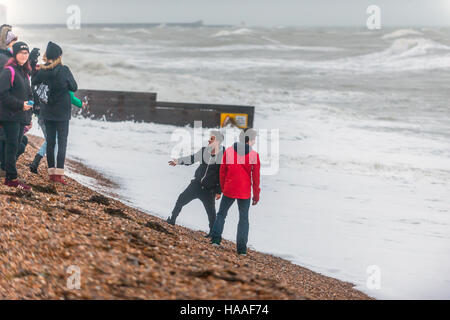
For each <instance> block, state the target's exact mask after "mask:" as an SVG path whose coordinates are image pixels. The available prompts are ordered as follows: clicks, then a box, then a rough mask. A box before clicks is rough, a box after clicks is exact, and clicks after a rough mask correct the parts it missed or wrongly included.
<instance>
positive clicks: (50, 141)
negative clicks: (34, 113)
mask: <svg viewBox="0 0 450 320" xmlns="http://www.w3.org/2000/svg"><path fill="white" fill-rule="evenodd" d="M44 123H45V131H46V133H47V164H48V168H49V169H51V168H58V169H64V162H65V161H66V149H67V137H68V135H69V121H50V120H45V121H44ZM57 134H58V156H57V158H56V167H55V145H56V135H57Z"/></svg>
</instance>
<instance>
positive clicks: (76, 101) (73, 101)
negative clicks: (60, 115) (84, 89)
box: [69, 91, 83, 108]
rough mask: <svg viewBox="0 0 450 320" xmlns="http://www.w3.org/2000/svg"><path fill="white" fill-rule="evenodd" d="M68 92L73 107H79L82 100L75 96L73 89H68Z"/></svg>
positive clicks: (81, 104)
mask: <svg viewBox="0 0 450 320" xmlns="http://www.w3.org/2000/svg"><path fill="white" fill-rule="evenodd" d="M69 93H70V100H71V102H72V104H73V105H74V106H75V107H78V108H81V107H82V106H83V102H81V100H80V99H78V98H77V97H75V93H74V92H73V91H69Z"/></svg>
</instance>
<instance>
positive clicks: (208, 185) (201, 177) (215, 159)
mask: <svg viewBox="0 0 450 320" xmlns="http://www.w3.org/2000/svg"><path fill="white" fill-rule="evenodd" d="M211 151H212V150H211V148H209V147H203V148H202V149H201V150H199V151H198V152H197V153H195V154H193V155H190V156H187V157H183V158H179V159H178V164H180V165H186V166H189V165H192V164H194V163H196V162H200V166H199V167H198V168H197V170H196V171H195V176H194V180H195V181H198V182H200V184H201V185H202V186H203V187H204V188H205V189H206V190H209V191H211V192H214V193H215V194H221V193H222V190H221V189H220V176H219V174H220V164H221V163H222V158H223V154H224V152H225V148H224V147H222V148H221V149H220V151H219V153H218V154H216V155H214V156H213V155H211Z"/></svg>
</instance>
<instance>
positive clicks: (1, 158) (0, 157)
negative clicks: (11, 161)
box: [0, 135, 28, 171]
mask: <svg viewBox="0 0 450 320" xmlns="http://www.w3.org/2000/svg"><path fill="white" fill-rule="evenodd" d="M3 138H4V137H3ZM27 145H28V137H27V136H25V135H24V136H23V137H22V141H21V143H20V145H19V151H17V159H18V158H19V157H20V156H21V155H22V154H24V153H25V149H26V148H27ZM5 155H6V153H5V140H1V141H0V168H1V169H2V170H3V171H5V161H6V159H5Z"/></svg>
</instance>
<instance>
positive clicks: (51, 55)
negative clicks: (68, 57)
mask: <svg viewBox="0 0 450 320" xmlns="http://www.w3.org/2000/svg"><path fill="white" fill-rule="evenodd" d="M62 53H63V52H62V49H61V47H60V46H58V45H57V44H56V43H53V42H51V41H50V42H49V43H48V45H47V50H46V51H45V56H46V57H47V59H48V60H56V59H57V58H59V57H60V56H62Z"/></svg>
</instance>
